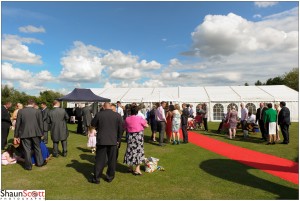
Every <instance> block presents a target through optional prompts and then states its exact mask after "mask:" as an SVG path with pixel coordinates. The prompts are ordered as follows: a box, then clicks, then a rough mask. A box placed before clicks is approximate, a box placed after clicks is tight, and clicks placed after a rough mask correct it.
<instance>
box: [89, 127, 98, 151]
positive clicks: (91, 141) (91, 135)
mask: <svg viewBox="0 0 300 201" xmlns="http://www.w3.org/2000/svg"><path fill="white" fill-rule="evenodd" d="M96 133H97V131H96V129H95V128H94V127H92V126H90V127H89V130H88V138H89V139H88V143H87V147H90V148H92V153H95V152H96V141H97V139H96V135H97V134H96Z"/></svg>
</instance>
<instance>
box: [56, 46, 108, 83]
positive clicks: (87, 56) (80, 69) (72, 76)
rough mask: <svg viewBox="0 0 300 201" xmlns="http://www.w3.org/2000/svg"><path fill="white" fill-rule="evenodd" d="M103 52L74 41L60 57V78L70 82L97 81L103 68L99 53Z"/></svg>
mask: <svg viewBox="0 0 300 201" xmlns="http://www.w3.org/2000/svg"><path fill="white" fill-rule="evenodd" d="M104 52H105V51H103V50H101V49H100V48H97V47H95V46H92V45H85V44H84V43H82V42H80V41H75V42H74V43H73V47H72V49H71V50H69V51H67V52H66V54H65V56H64V57H62V58H61V62H60V63H61V65H62V66H63V68H62V70H61V72H60V76H59V77H60V79H61V80H63V81H72V82H78V81H84V82H95V81H97V80H98V79H99V77H100V74H101V71H102V70H103V68H104V66H103V65H102V63H101V54H102V53H104Z"/></svg>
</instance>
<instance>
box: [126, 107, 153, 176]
mask: <svg viewBox="0 0 300 201" xmlns="http://www.w3.org/2000/svg"><path fill="white" fill-rule="evenodd" d="M138 111H139V109H138V107H137V106H133V107H132V108H131V116H129V117H127V118H126V119H125V128H126V131H127V133H128V139H127V149H126V153H125V156H124V163H125V164H127V165H128V166H129V170H128V171H129V172H132V173H133V174H134V175H142V173H141V169H140V164H142V162H143V160H144V158H145V155H144V128H145V127H148V124H147V121H146V120H145V119H143V118H142V117H140V116H137V114H138ZM133 166H136V168H135V170H133Z"/></svg>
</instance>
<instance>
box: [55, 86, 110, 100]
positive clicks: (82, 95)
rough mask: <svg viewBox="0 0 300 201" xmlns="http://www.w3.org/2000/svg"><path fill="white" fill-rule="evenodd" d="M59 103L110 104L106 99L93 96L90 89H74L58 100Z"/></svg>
mask: <svg viewBox="0 0 300 201" xmlns="http://www.w3.org/2000/svg"><path fill="white" fill-rule="evenodd" d="M58 100H59V101H70V102H79V101H80V102H82V101H85V102H110V101H111V100H110V99H108V98H103V97H100V96H97V95H95V94H94V93H93V92H92V91H91V90H90V89H79V88H75V89H74V90H73V91H72V92H71V93H69V94H68V95H65V96H63V97H61V98H59V99H58Z"/></svg>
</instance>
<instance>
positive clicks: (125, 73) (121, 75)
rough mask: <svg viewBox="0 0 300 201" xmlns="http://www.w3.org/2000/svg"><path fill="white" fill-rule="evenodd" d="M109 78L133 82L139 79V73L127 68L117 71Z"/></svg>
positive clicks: (136, 70)
mask: <svg viewBox="0 0 300 201" xmlns="http://www.w3.org/2000/svg"><path fill="white" fill-rule="evenodd" d="M110 76H111V77H112V78H115V79H120V80H127V79H129V80H134V79H138V78H140V76H141V72H140V71H139V70H138V69H134V68H132V67H128V68H121V69H117V70H116V71H114V72H113V73H112V74H111V75H110Z"/></svg>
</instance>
